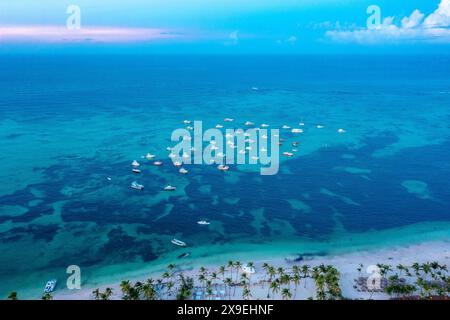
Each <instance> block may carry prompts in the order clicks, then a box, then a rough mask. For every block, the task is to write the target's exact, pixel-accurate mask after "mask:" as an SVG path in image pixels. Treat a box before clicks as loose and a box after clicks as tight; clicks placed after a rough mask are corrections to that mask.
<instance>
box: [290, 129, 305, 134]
mask: <svg viewBox="0 0 450 320" xmlns="http://www.w3.org/2000/svg"><path fill="white" fill-rule="evenodd" d="M291 132H292V133H303V129H299V128H294V129H292V130H291Z"/></svg>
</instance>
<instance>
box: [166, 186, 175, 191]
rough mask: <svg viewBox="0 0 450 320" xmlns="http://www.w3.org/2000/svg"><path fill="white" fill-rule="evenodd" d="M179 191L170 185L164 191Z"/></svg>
mask: <svg viewBox="0 0 450 320" xmlns="http://www.w3.org/2000/svg"><path fill="white" fill-rule="evenodd" d="M175 190H177V188H175V187H174V186H171V185H168V186H165V187H164V191H175Z"/></svg>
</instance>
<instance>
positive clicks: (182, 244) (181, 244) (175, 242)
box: [170, 238, 187, 247]
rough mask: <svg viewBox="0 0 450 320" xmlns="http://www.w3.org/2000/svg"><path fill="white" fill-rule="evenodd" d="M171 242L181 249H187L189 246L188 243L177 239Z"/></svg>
mask: <svg viewBox="0 0 450 320" xmlns="http://www.w3.org/2000/svg"><path fill="white" fill-rule="evenodd" d="M170 242H172V243H173V244H174V245H176V246H180V247H186V246H187V244H186V242H183V241H181V240H178V239H175V238H173V239H172V241H170Z"/></svg>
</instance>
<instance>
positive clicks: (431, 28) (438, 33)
mask: <svg viewBox="0 0 450 320" xmlns="http://www.w3.org/2000/svg"><path fill="white" fill-rule="evenodd" d="M395 20H396V19H395V17H387V18H385V19H384V20H383V22H382V23H381V25H379V26H377V27H376V28H375V29H373V30H370V29H367V28H347V29H344V30H342V29H338V28H336V29H334V30H328V31H327V32H326V33H325V36H326V37H327V38H328V39H331V40H332V41H336V42H344V43H358V44H383V43H405V42H407V43H413V42H425V43H427V42H428V43H450V0H441V3H440V4H439V7H438V8H437V9H436V10H435V11H434V12H433V13H431V14H429V15H428V16H425V14H423V13H422V12H420V11H419V10H418V9H416V10H414V11H413V12H412V13H411V15H410V16H407V17H404V18H402V19H401V20H400V24H396V23H395Z"/></svg>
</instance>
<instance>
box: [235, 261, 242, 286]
mask: <svg viewBox="0 0 450 320" xmlns="http://www.w3.org/2000/svg"><path fill="white" fill-rule="evenodd" d="M234 267H235V268H236V282H237V281H238V276H239V269H240V268H241V267H242V263H241V262H240V261H236V262H235V263H234Z"/></svg>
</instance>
